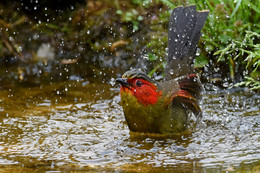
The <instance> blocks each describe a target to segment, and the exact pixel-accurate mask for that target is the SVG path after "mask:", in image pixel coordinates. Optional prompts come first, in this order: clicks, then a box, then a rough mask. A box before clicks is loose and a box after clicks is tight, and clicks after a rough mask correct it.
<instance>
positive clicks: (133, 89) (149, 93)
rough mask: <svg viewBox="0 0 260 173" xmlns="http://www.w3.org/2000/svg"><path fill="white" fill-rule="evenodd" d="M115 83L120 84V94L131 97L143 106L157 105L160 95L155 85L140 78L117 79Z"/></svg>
mask: <svg viewBox="0 0 260 173" xmlns="http://www.w3.org/2000/svg"><path fill="white" fill-rule="evenodd" d="M116 81H117V82H118V83H120V84H121V92H120V93H121V94H123V93H125V92H126V93H128V94H130V95H133V96H134V97H136V98H137V100H138V101H139V102H140V103H142V104H143V105H145V106H147V105H153V104H155V103H157V101H158V99H159V97H161V95H162V92H161V91H158V89H157V87H156V85H155V84H153V83H152V82H149V81H146V80H144V79H141V78H130V79H127V78H119V79H117V80H116Z"/></svg>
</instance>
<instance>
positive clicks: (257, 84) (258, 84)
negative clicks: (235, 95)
mask: <svg viewBox="0 0 260 173" xmlns="http://www.w3.org/2000/svg"><path fill="white" fill-rule="evenodd" d="M235 86H236V87H238V86H246V87H249V88H250V89H251V90H259V89H260V81H257V80H255V79H254V78H252V77H248V76H246V77H245V81H243V82H240V83H237V84H236V85H235Z"/></svg>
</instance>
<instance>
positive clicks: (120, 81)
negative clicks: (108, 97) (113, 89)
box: [116, 78, 131, 88]
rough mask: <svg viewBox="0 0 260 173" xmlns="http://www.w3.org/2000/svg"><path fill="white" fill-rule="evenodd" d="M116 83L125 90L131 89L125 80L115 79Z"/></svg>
mask: <svg viewBox="0 0 260 173" xmlns="http://www.w3.org/2000/svg"><path fill="white" fill-rule="evenodd" d="M116 82H118V83H119V84H121V85H122V86H123V87H127V88H130V87H131V84H130V83H128V82H127V78H117V79H116Z"/></svg>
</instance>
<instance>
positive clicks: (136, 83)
mask: <svg viewBox="0 0 260 173" xmlns="http://www.w3.org/2000/svg"><path fill="white" fill-rule="evenodd" d="M135 85H136V86H137V87H141V86H142V85H143V83H142V82H141V81H140V80H137V81H136V82H135Z"/></svg>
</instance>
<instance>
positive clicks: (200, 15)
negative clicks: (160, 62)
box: [165, 5, 209, 80]
mask: <svg viewBox="0 0 260 173" xmlns="http://www.w3.org/2000/svg"><path fill="white" fill-rule="evenodd" d="M208 13H209V12H208V11H202V12H198V11H196V6H195V5H191V6H188V7H177V8H175V9H174V10H173V11H172V14H171V18H170V22H169V31H168V58H167V65H166V69H165V79H166V80H170V79H174V78H176V77H179V76H184V75H187V74H191V73H192V71H193V68H192V63H193V60H194V56H195V52H196V48H197V44H198V42H199V39H200V36H201V29H202V27H203V25H204V23H205V21H206V19H207V16H208Z"/></svg>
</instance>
